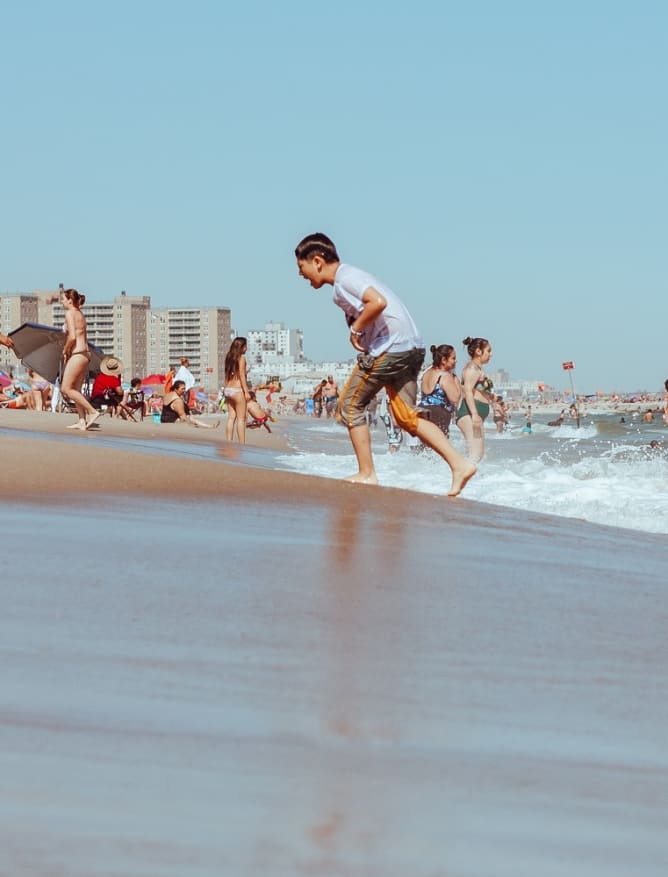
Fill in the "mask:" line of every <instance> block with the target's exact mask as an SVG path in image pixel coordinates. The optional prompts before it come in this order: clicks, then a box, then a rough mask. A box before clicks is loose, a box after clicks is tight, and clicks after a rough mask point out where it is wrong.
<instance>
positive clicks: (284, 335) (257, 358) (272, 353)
mask: <svg viewBox="0 0 668 877" xmlns="http://www.w3.org/2000/svg"><path fill="white" fill-rule="evenodd" d="M246 340H247V341H248V351H247V352H246V359H247V361H248V365H249V368H253V367H255V368H256V369H262V368H275V367H276V366H278V365H279V364H280V363H281V362H285V363H288V362H291V363H298V362H304V332H303V331H302V330H301V329H287V328H286V327H285V325H284V324H283V323H274V322H270V323H265V324H264V328H263V329H251V330H250V331H249V332H248V336H247V339H246Z"/></svg>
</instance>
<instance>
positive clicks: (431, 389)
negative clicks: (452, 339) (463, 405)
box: [418, 344, 462, 436]
mask: <svg viewBox="0 0 668 877" xmlns="http://www.w3.org/2000/svg"><path fill="white" fill-rule="evenodd" d="M430 350H431V356H432V364H431V366H430V367H429V368H428V369H427V371H426V372H425V373H424V374H423V375H422V382H421V384H420V389H421V391H422V399H421V400H420V404H419V406H418V410H419V411H420V414H421V416H422V417H425V418H426V419H427V420H431V422H432V423H435V424H436V426H437V427H438V428H439V429H440V430H441V432H443V433H444V434H445V435H446V436H447V435H448V434H449V431H450V421H451V419H452V416H453V415H454V413H455V411H456V410H457V405H459V400H460V398H461V395H462V387H461V384H460V383H459V378H458V377H457V375H456V374H455V372H454V368H455V366H456V365H457V353H456V352H455V348H454V347H451V346H450V345H449V344H439V346H438V347H436V346H435V345H434V344H432V345H431V348H430ZM422 412H424V413H422Z"/></svg>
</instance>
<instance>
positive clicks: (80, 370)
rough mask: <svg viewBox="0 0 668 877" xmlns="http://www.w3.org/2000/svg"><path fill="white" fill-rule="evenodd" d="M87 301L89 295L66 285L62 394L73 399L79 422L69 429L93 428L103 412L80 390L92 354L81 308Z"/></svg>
mask: <svg viewBox="0 0 668 877" xmlns="http://www.w3.org/2000/svg"><path fill="white" fill-rule="evenodd" d="M85 301H86V296H85V295H81V293H79V292H77V291H76V289H66V290H65V291H64V292H63V307H64V308H65V330H66V332H67V341H66V342H65V346H64V348H63V360H64V362H65V368H64V370H63V378H62V381H61V383H60V391H61V393H62V394H63V396H66V397H67V398H68V399H71V400H72V401H73V402H74V405H75V407H76V409H77V415H78V419H77V422H76V423H72V424H70V426H68V427H67V428H68V429H81V430H86V429H90V427H91V426H92V425H93V424H94V423H95V421H96V420H97V419H98V417H100V415H101V413H102V412H101V411H97V410H96V409H95V408H93V406H92V405H91V404H90V402H89V401H88V399H86V397H85V396H84V395H83V393H82V392H81V386H82V384H83V380H84V377H85V375H86V372H87V371H88V365H89V363H90V358H91V354H90V350H89V349H88V338H87V336H86V319H85V317H84V315H83V314H82V313H81V310H80V309H81V306H82V305H83V303H84V302H85Z"/></svg>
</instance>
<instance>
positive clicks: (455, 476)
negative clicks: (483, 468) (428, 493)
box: [447, 463, 478, 496]
mask: <svg viewBox="0 0 668 877" xmlns="http://www.w3.org/2000/svg"><path fill="white" fill-rule="evenodd" d="M477 471H478V470H477V469H476V467H475V466H474V465H473V463H469V464H468V465H467V466H462V468H461V469H453V472H452V486H451V487H450V490H449V491H448V494H447V495H448V496H458V495H459V494H460V493H461V492H462V490H463V489H464V487H465V486H466V483H467V482H468V481H470V480H471V478H473V476H474V475H475V473H476V472H477Z"/></svg>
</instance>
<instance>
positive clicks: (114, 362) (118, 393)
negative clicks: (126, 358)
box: [90, 356, 124, 417]
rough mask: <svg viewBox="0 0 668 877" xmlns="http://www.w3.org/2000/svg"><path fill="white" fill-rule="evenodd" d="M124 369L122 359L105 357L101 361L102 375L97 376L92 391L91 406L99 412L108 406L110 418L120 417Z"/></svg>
mask: <svg viewBox="0 0 668 877" xmlns="http://www.w3.org/2000/svg"><path fill="white" fill-rule="evenodd" d="M122 369H123V364H122V363H121V361H120V359H117V358H116V357H115V356H104V357H103V358H102V359H101V360H100V373H99V374H97V375H96V376H95V380H94V381H93V387H92V389H91V391H90V403H91V405H92V406H93V407H94V408H97V409H98V410H101V408H102V406H103V405H106V406H107V410H108V411H109V416H110V417H114V416H116V417H118V416H119V412H118V406H119V405H120V404H121V402H122V401H123V395H124V393H123V387H122V385H121V372H122Z"/></svg>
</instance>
